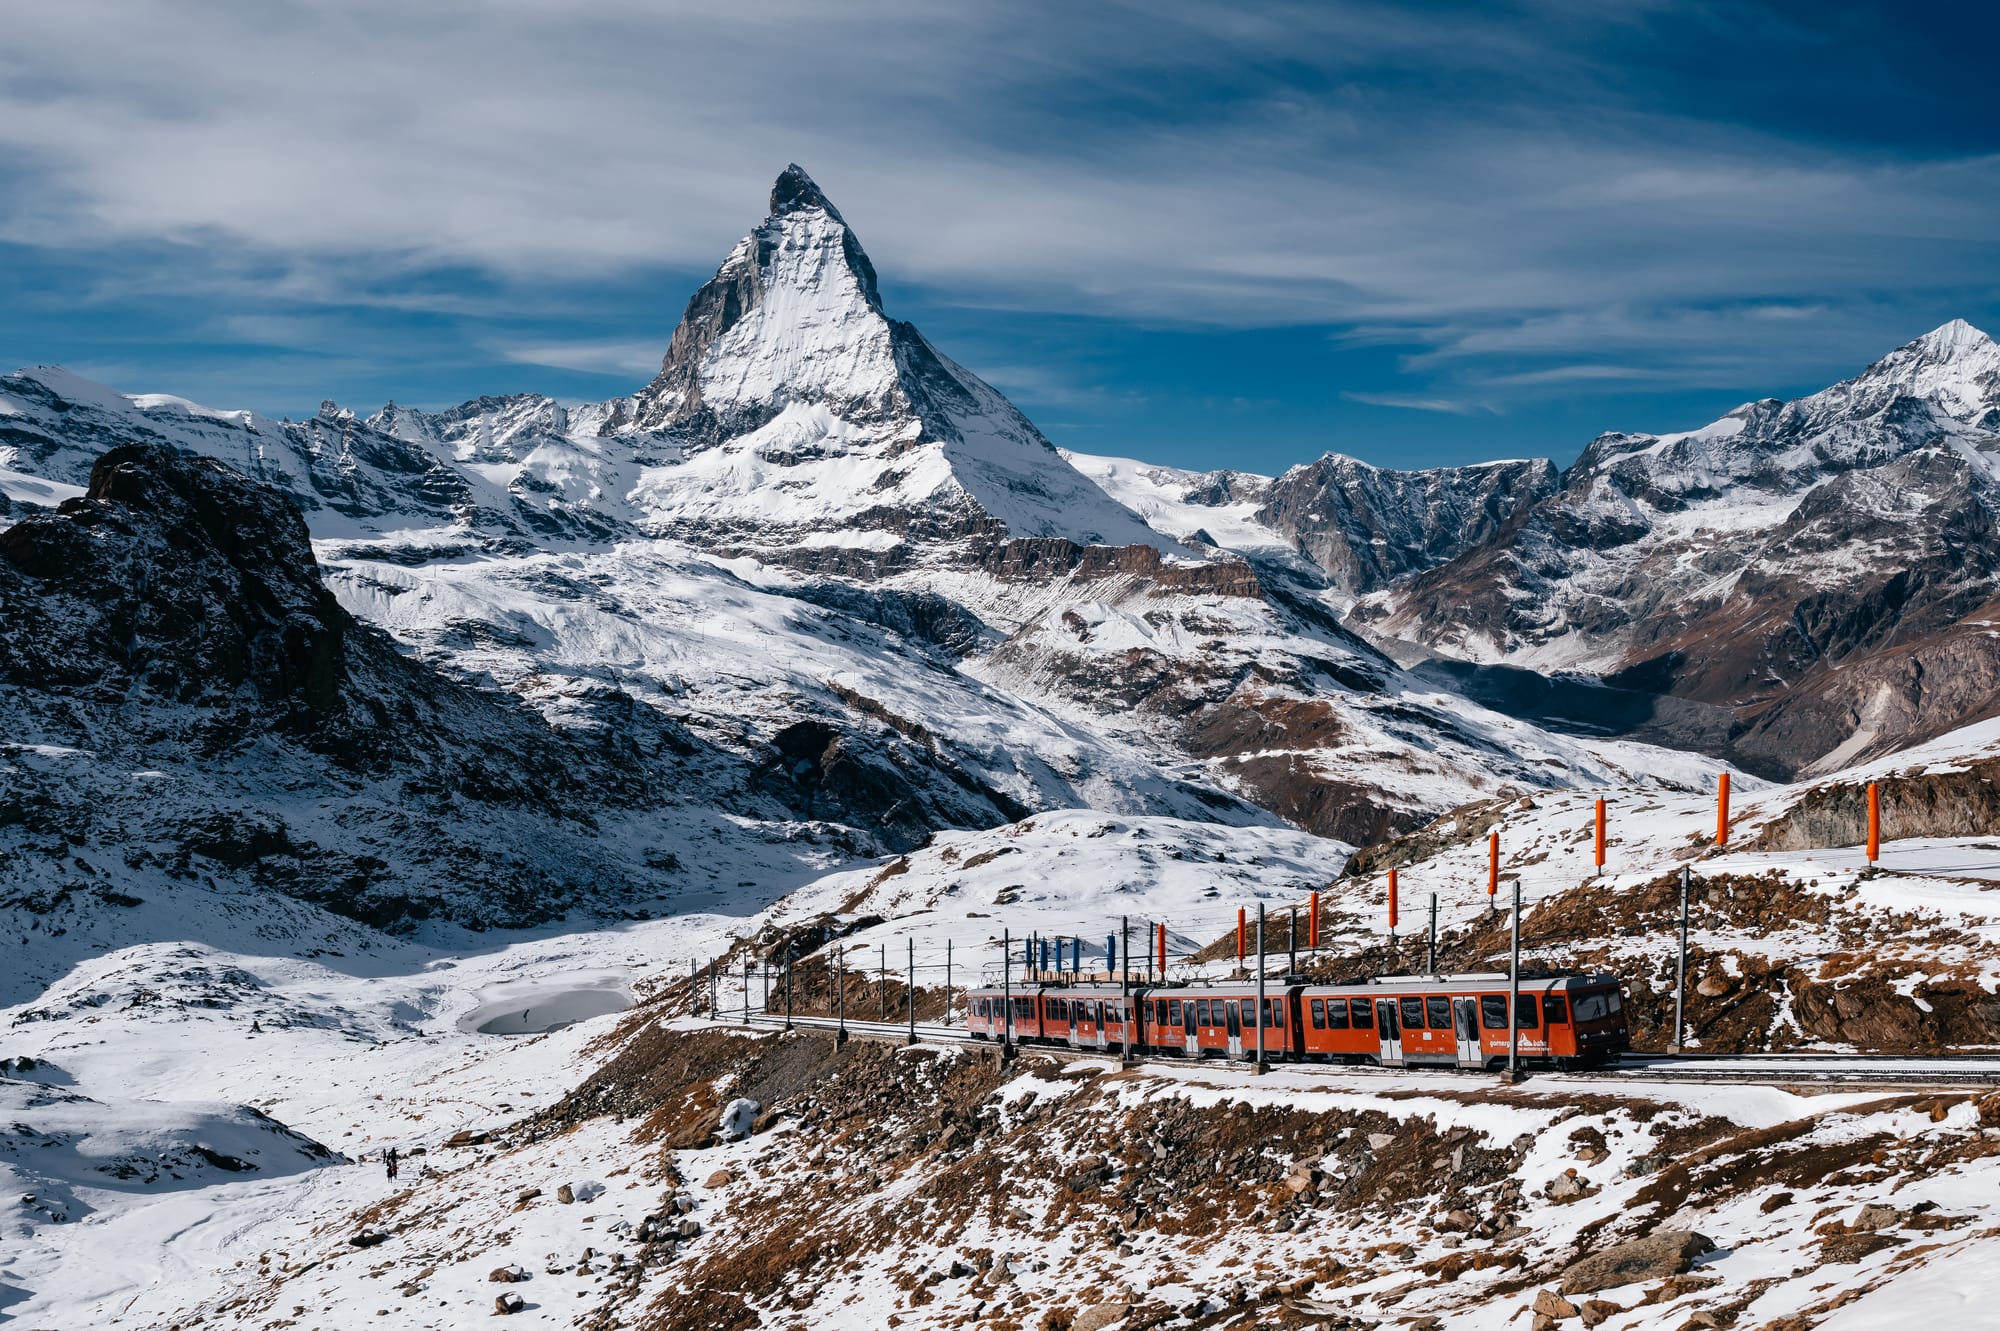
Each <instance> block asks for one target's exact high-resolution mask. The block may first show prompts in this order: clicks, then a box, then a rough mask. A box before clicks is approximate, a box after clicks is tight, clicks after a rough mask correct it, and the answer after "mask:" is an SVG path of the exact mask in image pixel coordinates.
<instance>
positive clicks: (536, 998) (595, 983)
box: [459, 976, 632, 1035]
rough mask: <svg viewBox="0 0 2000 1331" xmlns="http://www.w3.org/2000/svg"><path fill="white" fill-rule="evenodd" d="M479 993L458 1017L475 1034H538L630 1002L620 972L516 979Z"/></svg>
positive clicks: (462, 1025) (462, 1024)
mask: <svg viewBox="0 0 2000 1331" xmlns="http://www.w3.org/2000/svg"><path fill="white" fill-rule="evenodd" d="M479 997H480V999H481V1000H482V1001H481V1002H480V1004H479V1006H478V1007H476V1008H474V1009H473V1010H472V1011H470V1012H468V1013H466V1014H465V1016H463V1017H461V1018H460V1019H459V1027H460V1029H462V1030H468V1031H472V1032H474V1033H476V1034H479V1035H539V1034H541V1033H542V1032H543V1031H553V1030H560V1029H561V1028H562V1027H564V1026H568V1025H570V1024H572V1023H574V1022H579V1021H583V1020H585V1019H586V1018H589V1017H601V1016H603V1015H604V1014H605V1013H607V1012H623V1011H624V1010H625V1009H626V1008H629V1007H631V1006H632V994H631V991H630V990H629V989H627V988H626V987H625V980H624V978H623V977H622V976H603V977H595V978H588V979H581V978H580V979H572V980H567V981H556V980H549V981H541V982H532V981H517V982H513V983H509V984H500V985H494V986H493V987H492V988H490V989H486V990H482V991H481V992H480V995H479Z"/></svg>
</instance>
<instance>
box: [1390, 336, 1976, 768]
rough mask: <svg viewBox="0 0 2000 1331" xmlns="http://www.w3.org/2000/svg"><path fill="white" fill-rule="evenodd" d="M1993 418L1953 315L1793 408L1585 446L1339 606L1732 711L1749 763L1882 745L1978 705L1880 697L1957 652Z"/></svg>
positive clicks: (1967, 608) (1404, 634) (1483, 657)
mask: <svg viewBox="0 0 2000 1331" xmlns="http://www.w3.org/2000/svg"><path fill="white" fill-rule="evenodd" d="M1996 421H2000V348H1996V347H1995V345H1994V343H1993V342H1992V340H1991V339H1989V338H1988V337H1986V335H1985V334H1983V333H1981V332H1979V331H1978V330H1977V329H1974V328H1972V327H1971V326H1970V325H1967V324H1965V323H1963V322H1953V323H1950V324H1947V325H1945V326H1944V327H1942V328H1939V329H1937V330H1935V331H1934V332H1932V333H1929V334H1927V335H1925V336H1924V337H1922V338H1919V339H1917V340H1916V341H1914V342H1912V343H1910V344H1909V345H1907V346H1905V347H1902V348H1900V349H1898V350H1897V351H1896V352H1894V353H1892V354H1891V355H1889V356H1887V357H1885V358H1884V359H1883V360H1881V361H1879V362H1877V363H1876V364H1875V365H1872V366H1870V367H1869V368H1868V369H1867V370H1866V371H1864V372H1863V373H1862V374H1860V375H1858V376H1856V377H1855V378H1853V379H1851V380H1848V381H1846V382H1844V383H1840V384H1836V385H1834V386H1833V387H1832V388H1829V389H1826V390H1825V391H1823V392H1820V393H1815V394H1813V395H1811V396H1809V397H1805V398H1800V399H1798V400H1797V401H1794V402H1779V401H1776V400H1774V399H1767V400H1764V401H1759V402H1752V403H1748V404H1746V405H1744V406H1742V407H1739V408H1738V409H1737V410H1735V411H1733V412H1731V413H1729V415H1727V416H1725V417H1723V418H1722V419H1720V420H1718V421H1715V422H1714V423H1712V424H1710V425H1708V426H1705V427H1703V428H1702V429H1699V430H1694V431H1690V432H1688V433H1686V434H1676V435H1661V436H1654V435H1624V434H1611V435H1605V436H1602V437H1600V438H1599V439H1597V440H1596V441H1594V442H1593V443H1592V444H1591V445H1590V447H1589V448H1588V449H1586V450H1585V451H1584V454H1583V456H1582V457H1581V458H1580V459H1579V460H1578V462H1577V464H1576V465H1575V466H1574V467H1573V468H1571V469H1570V470H1569V471H1568V472H1567V473H1566V474H1565V475H1564V476H1563V477H1562V484H1561V487H1560V489H1559V490H1557V491H1555V492H1554V493H1551V494H1549V495H1547V496H1545V497H1543V498H1542V499H1540V500H1539V501H1538V502H1537V503H1535V504H1534V505H1533V506H1532V507H1531V508H1529V509H1528V510H1527V511H1526V512H1525V513H1523V514H1522V515H1521V516H1520V517H1519V518H1518V519H1517V520H1516V521H1514V522H1512V523H1511V524H1509V525H1507V526H1505V527H1503V528H1501V529H1499V530H1496V531H1495V532H1494V533H1493V534H1492V535H1491V536H1490V537H1489V538H1488V539H1486V540H1485V541H1483V542H1481V543H1480V544H1478V545H1476V546H1474V547H1473V548H1471V549H1469V550H1467V551H1465V552H1464V553H1462V554H1460V555H1458V556H1457V557H1455V558H1453V559H1451V560H1450V561H1448V562H1446V563H1443V564H1441V565H1439V566H1438V567H1436V568H1434V569H1430V570H1427V571H1423V572H1420V573H1417V574H1416V575H1415V576H1413V577H1410V578H1408V579H1407V580H1406V581H1405V582H1404V583H1403V584H1402V585H1400V586H1396V587H1393V588H1390V589H1388V590H1386V591H1383V592H1380V593H1378V594H1376V595H1375V596H1373V597H1371V598H1369V599H1368V600H1367V601H1365V602H1364V603H1363V605H1362V606H1361V608H1360V613H1361V615H1362V616H1363V617H1364V618H1365V619H1366V620H1367V621H1368V622H1369V623H1370V624H1371V626H1372V627H1373V629H1374V630H1375V631H1376V632H1379V633H1385V634H1388V635H1391V636H1394V637H1400V638H1407V639H1410V640H1412V641H1415V642H1420V643H1423V644H1424V645H1426V646H1428V647H1430V648H1432V649H1434V650H1438V651H1442V652H1444V653H1446V654H1448V655H1453V656H1460V657H1464V658H1467V659H1470V660H1473V661H1487V662H1507V663H1512V664H1520V665H1529V666H1537V667H1542V668H1547V667H1551V666H1553V667H1561V668H1567V669H1580V670H1586V671H1591V672H1594V673H1599V674H1603V675H1605V676H1607V677H1608V678H1609V679H1610V680H1611V682H1613V683H1616V684H1622V685H1626V686H1630V687H1634V688H1638V689H1641V690H1646V691H1651V692H1655V693H1659V694H1664V695H1670V696H1672V697H1675V698H1681V699H1687V700H1691V701H1695V702H1700V703H1706V704H1713V705H1719V706H1722V707H1726V708H1731V709H1735V710H1736V711H1737V713H1738V718H1739V720H1738V732H1739V733H1738V737H1737V738H1738V741H1739V742H1738V743H1737V745H1736V747H1735V749H1734V752H1735V754H1736V755H1737V756H1738V757H1740V758H1742V759H1745V760H1748V761H1752V762H1756V763H1758V764H1761V765H1762V766H1764V767H1766V768H1768V769H1770V770H1773V771H1787V770H1794V769H1797V768H1801V767H1804V766H1807V765H1810V764H1814V763H1822V764H1823V763H1824V762H1826V761H1828V760H1829V759H1830V757H1831V756H1833V755H1839V756H1840V757H1842V758H1853V757H1858V756H1865V755H1866V754H1868V753H1875V752H1882V751H1884V750H1885V749H1886V748H1888V747H1893V746H1895V745H1898V744H1904V743H1909V742H1912V741H1914V740H1918V739H1922V738H1926V737H1929V736H1931V735H1935V734H1940V733H1942V732H1944V731H1946V730H1949V729H1951V728H1953V727H1955V726H1957V725H1960V724H1963V723H1965V722H1966V721H1969V720H1972V719H1975V718H1977V717H1979V716H1982V715H1985V714H1987V712H1988V711H1989V710H1990V709H1991V708H1993V707H1994V706H1995V705H1996V702H2000V699H1996V698H1995V696H1994V695H1992V694H1991V693H1989V692H1987V691H1986V690H1984V689H1983V688H1979V687H1977V686H1974V685H1970V684H1968V685H1967V686H1966V687H1963V688H1960V687H1950V688H1939V689H1934V690H1930V691H1929V692H1928V693H1927V694H1926V695H1925V696H1924V697H1922V698H1921V699H1919V698H1916V697H1912V696H1911V695H1910V693H1909V691H1908V690H1907V689H1905V690H1903V691H1902V700H1901V701H1900V702H1892V701H1890V700H1889V698H1888V696H1887V695H1885V694H1883V693H1882V690H1883V689H1887V690H1889V693H1891V694H1893V693H1895V692H1896V686H1894V685H1893V684H1890V683H1889V682H1888V681H1889V679H1892V678H1895V677H1898V676H1904V675H1907V674H1908V673H1909V672H1910V671H1913V670H1914V671H1918V672H1921V669H1922V666H1921V662H1922V661H1923V660H1924V659H1926V658H1927V657H1928V656H1931V655H1932V654H1936V653H1949V654H1951V655H1952V656H1953V657H1954V659H1956V658H1957V657H1959V656H1962V655H1963V654H1964V651H1965V646H1964V644H1962V643H1960V642H1958V641H1957V639H1958V636H1959V635H1958V634H1957V633H1956V632H1955V628H1954V626H1958V625H1961V624H1964V623H1965V622H1966V619H1967V617H1968V616H1970V615H1974V614H1976V613H1980V611H1979V607H1980V606H1982V605H1983V604H1984V603H1985V602H1986V601H1987V600H1988V599H1989V598H1990V597H1991V596H1992V595H1993V593H1994V591H1995V590H1996V587H1995V575H1996V568H2000V565H1996V560H2000V551H1996V547H1995V542H1994V531H1993V522H1994V517H1993V514H1994V509H1995V505H1996V502H2000V467H1996V461H1995V459H1996V453H2000V434H1996V433H1995V428H1994V427H1995V424H1996ZM1946 642H1951V643H1952V644H1953V645H1952V646H1951V647H1949V648H1947V647H1945V646H1944V644H1945V643H1946ZM1882 654H1887V655H1883V664H1882V666H1880V667H1879V668H1875V669H1869V668H1867V667H1868V663H1869V662H1871V661H1873V660H1874V659H1875V658H1876V657H1877V656H1878V655H1882ZM1935 659H1937V660H1938V661H1940V662H1942V660H1943V657H1942V656H1936V657H1935ZM1891 660H1896V661H1900V662H1901V665H1898V666H1892V665H1890V664H1889V662H1890V661H1891ZM1856 671H1860V674H1859V675H1857V674H1856ZM1980 673H1981V675H1982V676H1983V672H1980ZM1877 676H1881V679H1880V682H1879V684H1877V685H1868V686H1862V685H1860V684H1859V683H1858V681H1859V680H1861V679H1865V678H1874V677H1877ZM1857 689H1859V691H1860V693H1861V694H1863V695H1865V696H1859V697H1858V696H1857ZM1890 718H1893V720H1892V719H1890ZM1864 732H1865V734H1864ZM1857 737H1859V738H1857Z"/></svg>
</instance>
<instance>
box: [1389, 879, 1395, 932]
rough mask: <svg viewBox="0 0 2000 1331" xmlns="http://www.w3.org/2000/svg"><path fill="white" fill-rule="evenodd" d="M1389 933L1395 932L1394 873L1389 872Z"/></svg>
mask: <svg viewBox="0 0 2000 1331" xmlns="http://www.w3.org/2000/svg"><path fill="white" fill-rule="evenodd" d="M1389 932H1390V933H1391V934H1394V933H1395V932H1396V871H1395V870H1394V869H1391V870H1389Z"/></svg>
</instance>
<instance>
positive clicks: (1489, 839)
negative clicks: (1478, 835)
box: [1486, 828, 1500, 910]
mask: <svg viewBox="0 0 2000 1331" xmlns="http://www.w3.org/2000/svg"><path fill="white" fill-rule="evenodd" d="M1499 896H1500V831H1499V829H1498V828H1495V829H1494V830H1493V831H1491V832H1488V833H1487V834H1486V909H1488V910H1492V909H1494V908H1495V902H1496V900H1497V899H1498V898H1499Z"/></svg>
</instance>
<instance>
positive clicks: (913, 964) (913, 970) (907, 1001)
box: [903, 934, 917, 1044]
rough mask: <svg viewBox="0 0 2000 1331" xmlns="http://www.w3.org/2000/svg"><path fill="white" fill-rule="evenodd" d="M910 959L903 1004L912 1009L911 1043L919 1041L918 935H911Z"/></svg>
mask: <svg viewBox="0 0 2000 1331" xmlns="http://www.w3.org/2000/svg"><path fill="white" fill-rule="evenodd" d="M909 944H910V960H909V970H908V971H907V972H906V974H907V975H908V977H909V983H907V984H905V985H904V986H903V1005H904V1006H905V1007H907V1008H909V1010H910V1043H911V1044H915V1043H916V1042H917V936H916V935H915V934H911V935H910V937H909Z"/></svg>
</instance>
